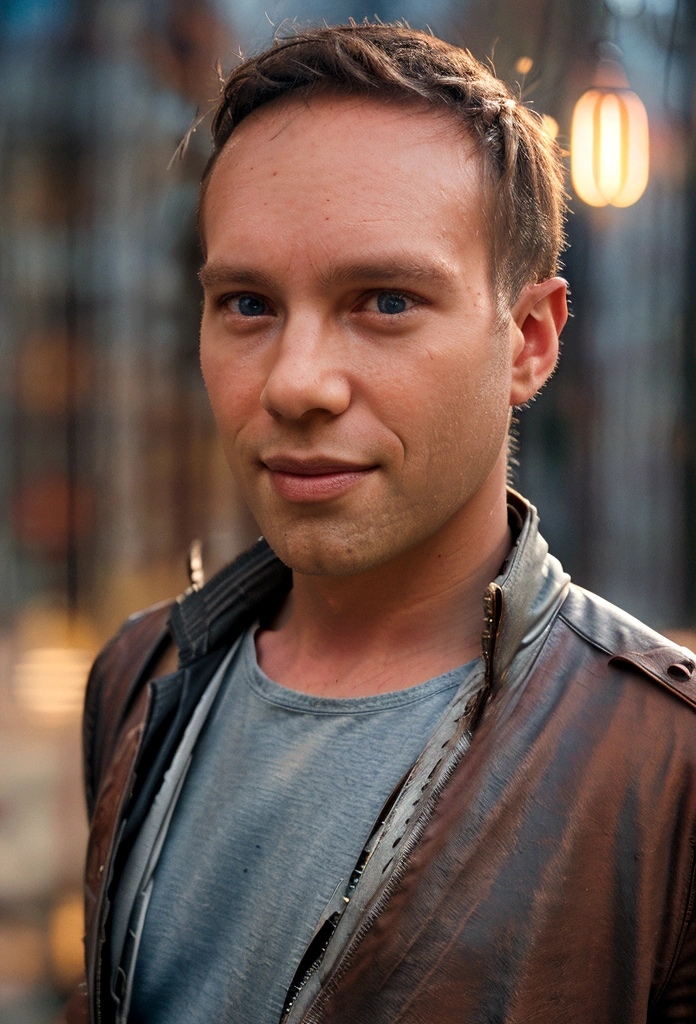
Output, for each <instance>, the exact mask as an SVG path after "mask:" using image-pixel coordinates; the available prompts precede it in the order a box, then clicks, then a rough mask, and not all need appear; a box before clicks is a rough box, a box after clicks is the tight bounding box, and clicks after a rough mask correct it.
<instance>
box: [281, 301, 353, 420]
mask: <svg viewBox="0 0 696 1024" xmlns="http://www.w3.org/2000/svg"><path fill="white" fill-rule="evenodd" d="M341 350H342V346H341V345H340V343H339V342H338V339H337V338H336V336H335V333H334V332H333V331H332V329H331V326H330V325H328V324H327V323H326V322H325V320H324V319H323V318H322V317H321V316H319V315H318V314H310V313H306V314H304V315H296V316H294V317H290V318H288V321H287V323H286V325H285V327H284V329H283V332H282V334H281V335H280V337H279V339H278V342H277V346H276V348H275V351H274V358H273V362H272V364H271V367H270V371H269V373H268V376H267V378H266V383H265V386H264V388H263V391H262V392H261V405H262V407H263V408H264V409H265V410H266V411H267V412H269V413H270V414H271V415H272V416H276V417H281V418H283V419H288V420H298V419H301V418H302V417H303V416H307V414H309V413H313V412H325V413H329V414H330V415H332V416H340V414H341V413H342V412H345V410H346V409H347V408H348V406H349V405H350V399H351V389H350V382H349V380H348V378H347V376H346V373H345V369H344V368H342V366H341V357H340V353H341Z"/></svg>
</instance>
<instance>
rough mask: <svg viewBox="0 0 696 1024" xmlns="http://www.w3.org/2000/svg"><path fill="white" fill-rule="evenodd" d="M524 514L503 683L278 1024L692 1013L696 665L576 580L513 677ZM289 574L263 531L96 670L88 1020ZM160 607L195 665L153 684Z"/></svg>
mask: <svg viewBox="0 0 696 1024" xmlns="http://www.w3.org/2000/svg"><path fill="white" fill-rule="evenodd" d="M520 501H521V499H520ZM531 511H532V513H533V510H531ZM529 521H530V520H529V514H528V517H527V523H528V524H529ZM532 525H533V524H532ZM525 529H527V527H525V528H524V529H523V531H522V534H521V540H520V541H519V543H518V544H517V546H516V547H517V550H516V551H515V553H514V556H513V557H512V559H511V562H510V566H509V569H508V572H507V575H506V577H505V579H504V580H503V581H502V584H501V586H499V587H497V589H496V591H495V593H496V595H497V596H496V601H494V602H492V603H493V604H495V605H496V607H497V611H496V612H495V614H496V615H497V616H498V619H497V620H496V621H495V623H494V629H493V630H492V631H489V633H490V636H489V640H488V641H487V643H488V644H489V646H490V666H492V669H491V676H492V685H491V689H490V695H491V699H490V700H489V702H488V703H487V706H486V708H485V712H484V713H483V717H482V719H481V721H480V724H479V725H478V727H477V728H476V729H475V730H474V731H473V735H472V736H471V737H469V738H470V741H471V742H470V744H467V745H468V750H467V752H466V755H465V756H463V757H461V759H460V760H459V761H458V763H456V766H455V767H454V769H453V770H450V767H446V759H444V760H443V758H442V756H440V760H439V761H437V763H436V765H435V767H434V768H430V769H427V770H426V769H423V772H424V773H425V774H424V778H423V779H422V780H421V779H420V777H419V776H418V774H417V769H414V772H416V774H415V775H414V776H413V778H411V779H410V781H409V783H408V786H410V787H411V789H415V790H418V791H420V790H421V789H422V790H423V791H424V792H425V793H426V795H428V794H432V797H431V798H430V799H429V800H428V801H427V802H424V803H421V804H418V801H417V800H416V801H415V802H414V810H413V812H412V815H411V817H412V819H413V820H412V821H411V823H410V825H409V828H410V829H411V837H412V838H411V839H410V840H409V841H406V840H405V839H403V841H402V836H401V835H400V834H399V835H396V837H394V836H393V835H392V834H390V833H389V829H388V827H386V826H385V832H384V835H383V836H382V838H381V839H380V843H382V844H384V845H387V846H388V848H389V850H390V851H391V852H390V853H389V857H388V859H387V860H386V861H385V864H386V866H385V868H384V871H383V874H382V873H381V874H380V880H379V884H378V885H377V886H375V887H374V889H370V890H369V896H368V897H366V898H362V899H361V886H362V885H363V884H364V883H365V884H366V882H367V880H368V876H369V874H370V871H369V868H370V864H368V869H367V870H366V871H365V874H364V876H363V878H362V879H361V881H360V883H359V884H358V886H357V889H356V892H355V897H354V899H353V900H352V901H351V905H350V906H349V907H348V908H347V910H346V912H345V915H344V916H343V918H342V919H341V921H340V922H339V925H338V927H337V928H336V931H335V932H334V934H333V937H332V938H331V940H330V942H329V944H328V947H327V948H326V950H325V953H324V956H323V960H322V962H321V964H320V966H319V967H318V969H317V970H316V971H315V972H314V974H313V975H312V976H311V977H310V978H309V979H308V981H307V983H306V984H303V985H302V988H301V991H300V993H299V995H298V997H297V999H296V1001H295V1002H294V1004H293V1006H292V1007H291V1009H290V1011H289V1014H288V1017H287V1024H299V1022H304V1024H310V1022H311V1024H318V1022H320V1021H321V1022H324V1021H326V1022H331V1024H339V1022H340V1024H349V1022H350V1024H358V1022H360V1024H387V1022H389V1024H396V1022H399V1024H426V1022H427V1024H450V1022H451V1024H454V1022H457V1024H464V1022H466V1024H638V1022H640V1024H646V1022H649V1024H658V1022H659V1024H676V1022H686V1021H691V1022H696V918H695V915H694V913H693V909H694V908H693V903H694V864H695V858H694V850H695V846H694V844H695V841H696V834H695V823H696V718H695V717H694V707H695V706H696V687H695V686H694V671H695V669H696V664H695V660H696V659H694V655H692V654H691V653H690V652H688V651H686V650H684V649H683V648H680V647H677V646H675V645H674V644H671V643H670V642H669V641H667V640H665V639H664V638H663V637H660V636H658V635H657V634H655V633H653V632H652V631H650V630H649V629H647V628H646V627H645V626H643V625H642V624H641V623H639V622H637V621H636V620H634V619H631V618H630V617H629V616H627V615H625V614H624V613H622V612H620V611H619V610H618V609H616V608H613V607H612V606H611V605H608V604H607V603H606V602H603V601H601V600H600V599H599V598H597V597H595V596H594V595H590V594H587V593H586V592H584V591H582V590H580V589H579V588H575V587H572V588H571V589H570V593H569V594H568V596H567V598H566V599H565V602H564V603H563V606H562V608H561V610H560V613H558V612H556V613H555V616H554V617H553V618H552V619H550V621H549V624H548V626H546V627H545V628H544V633H543V636H542V638H541V641H540V643H539V648H538V653H537V654H536V655H535V659H534V660H533V661H531V662H529V660H528V661H525V662H524V665H525V668H524V671H523V672H522V673H521V674H518V675H516V670H515V664H516V663H515V661H514V659H513V648H514V647H515V645H516V644H519V642H520V641H519V639H518V637H521V636H522V634H523V632H524V629H523V625H524V623H521V622H520V621H518V616H523V613H524V608H525V607H526V606H527V605H528V603H529V596H528V591H529V588H527V589H525V585H524V584H525V580H526V579H528V575H529V573H530V572H532V571H533V562H534V559H533V558H531V557H530V556H529V552H530V551H531V550H532V549H533V548H534V547H535V545H536V546H537V547H538V544H539V540H538V535H535V533H534V530H533V529H531V528H530V529H529V530H528V535H527V534H525ZM544 547H545V546H544ZM543 555H544V552H543V551H541V552H540V553H539V554H538V557H536V561H537V563H539V560H540V559H541V561H542V562H543ZM528 557H530V560H529V565H528V566H527V567H525V566H526V562H525V559H527V558H528ZM508 579H512V581H513V584H514V585H513V584H510V586H509V588H508V584H507V582H506V580H508ZM516 579H517V581H516V582H515V580H516ZM211 582H212V581H211ZM289 585H290V581H289V578H288V571H287V570H286V569H285V567H283V566H282V565H281V563H279V562H278V560H277V559H275V558H274V556H272V553H270V552H269V549H268V548H267V547H264V545H263V544H261V545H256V546H255V548H254V549H252V550H251V551H250V552H248V553H246V554H245V555H244V556H243V557H242V559H241V560H240V562H239V563H238V564H237V565H236V566H234V565H233V566H232V567H229V568H228V570H226V571H225V573H224V574H222V575H221V577H220V578H219V579H218V580H217V581H216V582H215V584H214V586H213V587H212V588H211V590H210V592H209V594H208V596H207V597H206V595H205V591H206V588H205V587H204V588H203V590H202V591H201V592H200V594H196V595H194V596H193V597H192V598H189V599H187V600H185V601H183V602H180V603H179V604H177V605H176V606H174V610H173V613H172V614H170V612H169V610H168V609H166V608H158V609H154V610H151V611H150V612H148V613H145V614H143V615H141V616H140V617H139V618H137V619H134V620H130V622H129V624H127V626H126V628H125V629H124V631H123V632H122V633H121V634H120V635H119V636H118V637H117V638H116V639H115V640H114V641H112V643H111V644H110V645H109V646H108V647H107V648H106V650H105V652H104V653H103V654H102V655H101V656H100V658H99V659H98V660H97V663H96V664H95V668H94V670H93V673H92V677H91V680H90V686H89V691H88V697H87V707H86V713H85V757H86V769H85V776H86V784H87V790H88V801H89V803H90V807H91V808H92V828H91V835H90V844H89V851H88V857H87V871H86V908H87V915H86V922H87V924H86V927H87V935H86V954H87V955H86V966H87V993H88V994H87V996H86V997H84V998H82V1001H81V1003H80V1005H79V1007H76V1008H74V1013H75V1014H77V1015H76V1016H74V1017H72V1018H71V1019H72V1020H74V1021H75V1022H76V1024H77V1022H78V1021H79V1022H82V1021H84V1020H89V1021H90V1022H91V1024H96V1022H97V1021H99V1024H109V1022H110V1021H112V1020H113V1007H112V1004H111V1000H110V998H109V995H108V993H107V992H106V991H105V990H104V989H103V985H102V978H106V977H108V976H109V973H108V943H107V942H106V941H105V939H106V935H107V934H108V920H109V918H108V913H109V899H110V895H111V893H112V892H113V885H114V882H115V880H117V878H118V871H119V864H121V863H123V857H124V855H125V853H126V852H127V850H128V844H129V836H132V835H133V834H134V831H135V830H137V824H138V821H139V820H140V818H141V815H142V813H143V808H144V807H146V806H147V805H148V802H149V800H150V799H151V797H152V795H153V794H154V792H155V791H156V786H157V785H158V781H159V779H161V776H162V774H163V772H164V770H166V766H167V763H168V759H169V758H170V756H171V753H172V752H173V750H174V749H175V746H176V742H177V737H178V736H179V735H180V734H181V730H182V729H183V727H184V726H185V723H186V721H187V720H188V716H189V715H190V713H191V710H192V709H193V707H195V703H196V700H197V699H198V696H199V695H200V693H201V692H202V690H203V689H204V687H205V685H206V683H207V681H208V680H209V679H210V678H211V676H212V674H213V672H214V671H215V668H216V667H217V664H219V661H220V658H221V657H222V656H223V654H224V651H225V650H226V649H227V647H228V646H229V643H230V642H231V641H232V639H234V636H235V635H237V634H238V633H239V632H240V631H241V629H243V628H244V626H245V625H246V624H247V623H248V622H250V621H254V619H255V618H259V617H261V618H263V616H264V615H267V614H270V611H271V610H272V609H273V608H275V607H277V606H278V603H279V601H280V600H282V597H283V596H284V594H285V593H286V592H287V589H288V586H289ZM506 588H507V589H506ZM506 616H508V618H507V620H506V618H505V617H506ZM167 618H169V628H170V629H172V630H173V632H174V635H175V637H176V639H177V643H178V646H179V650H180V652H182V650H183V655H182V657H181V666H180V668H179V670H178V671H177V672H175V673H171V674H169V675H167V676H165V677H163V678H159V679H158V678H152V672H151V669H152V666H153V665H154V664H155V662H156V661H157V658H158V657H159V655H160V653H161V651H162V645H163V644H165V643H166V642H168V641H167V639H166V636H167ZM511 636H513V637H514V643H513V642H512V641H510V642H508V641H507V640H506V637H507V638H509V637H511ZM491 637H492V640H491V639H490V638H491ZM496 640H497V643H498V644H499V653H500V657H499V661H498V668H497V670H496V671H493V668H495V665H496V654H495V642H494V641H496ZM511 659H513V660H511ZM511 665H512V668H510V666H511ZM503 679H504V684H503ZM455 720H457V719H455ZM426 760H427V759H424V761H423V763H424V764H425V763H426ZM431 761H432V759H431ZM441 762H442V764H441ZM438 766H440V767H438ZM443 766H444V767H443ZM445 767H446V774H444V775H443V776H442V778H439V777H438V774H437V773H438V771H440V772H445ZM397 804H398V801H397ZM387 824H388V823H387ZM379 855H380V847H379V844H378V846H377V849H376V852H375V855H374V857H375V859H374V861H373V862H372V863H373V864H377V863H381V862H380V861H379V860H378V857H379ZM370 884H372V883H370ZM79 1013H82V1014H83V1015H82V1016H79Z"/></svg>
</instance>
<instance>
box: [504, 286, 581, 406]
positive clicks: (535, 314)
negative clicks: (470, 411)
mask: <svg viewBox="0 0 696 1024" xmlns="http://www.w3.org/2000/svg"><path fill="white" fill-rule="evenodd" d="M567 288H568V285H567V282H566V281H564V279H563V278H562V277H552V278H550V279H549V280H548V281H542V282H541V284H528V285H527V286H526V288H524V289H523V290H522V292H521V293H520V296H519V298H518V299H517V301H516V302H515V304H514V306H513V307H512V309H511V311H510V315H511V318H512V321H513V323H512V324H511V331H512V335H513V341H512V380H511V388H510V405H524V403H525V402H528V401H529V399H530V398H533V397H534V395H535V394H536V393H537V391H538V390H539V388H541V387H542V386H543V385H544V384H545V383H546V381H547V380H548V379H549V377H550V376H551V374H552V373H553V370H554V367H555V366H556V362H557V361H558V338H559V335H560V333H561V331H562V330H563V328H564V326H565V322H566V320H567V319H568V301H567Z"/></svg>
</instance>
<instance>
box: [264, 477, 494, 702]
mask: <svg viewBox="0 0 696 1024" xmlns="http://www.w3.org/2000/svg"><path fill="white" fill-rule="evenodd" d="M504 470H505V467H504V466H502V471H501V467H497V469H496V471H494V473H493V474H491V477H489V479H488V480H487V481H486V483H485V484H484V486H483V487H482V488H481V490H480V491H478V492H477V494H476V495H475V496H474V497H473V498H472V499H471V500H470V501H469V502H468V503H467V504H466V505H465V506H464V507H463V508H462V509H460V510H459V511H458V512H457V513H456V514H455V516H453V517H452V518H451V519H450V520H449V521H448V522H447V523H446V524H445V526H444V527H443V528H441V529H440V530H439V531H438V532H437V533H436V534H435V535H434V536H433V537H430V538H428V539H427V540H426V541H424V542H423V543H422V544H420V545H419V546H418V547H417V548H414V549H411V550H409V551H407V552H405V553H404V554H402V555H400V556H398V557H397V558H394V559H392V560H391V561H390V562H388V563H386V564H384V565H380V566H377V567H375V568H373V569H370V570H369V571H367V572H363V573H359V574H356V575H352V576H307V575H304V574H302V573H297V572H296V573H295V574H294V577H293V590H292V592H291V594H290V596H289V598H288V601H287V602H286V604H285V606H284V608H283V610H282V611H281V614H280V616H279V617H278V620H277V621H276V623H275V625H274V628H273V629H271V630H266V631H264V632H262V633H260V634H259V635H258V637H257V653H258V658H259V664H260V666H261V668H262V669H263V670H264V672H266V674H267V675H269V676H270V677H271V678H272V679H275V680H276V682H279V683H281V684H282V685H283V686H287V687H290V688H291V689H296V690H302V691H304V692H308V693H316V694H319V695H322V696H333V697H356V696H368V695H371V694H375V693H384V692H387V691H391V690H400V689H403V688H405V687H407V686H414V685H416V684H417V683H419V682H423V681H424V680H426V679H430V678H432V677H433V676H437V675H441V674H442V673H443V672H448V671H449V670H450V669H453V668H456V667H458V666H459V665H462V664H465V663H466V662H467V661H471V660H472V659H473V658H476V657H477V656H478V655H479V654H480V653H481V631H482V628H483V594H484V591H485V589H486V586H487V585H488V583H489V582H490V581H491V580H492V579H494V578H495V576H497V575H498V572H499V571H500V567H501V565H502V563H503V561H504V559H505V557H506V555H507V553H508V551H509V549H510V532H509V528H508V523H507V505H506V496H505V472H504Z"/></svg>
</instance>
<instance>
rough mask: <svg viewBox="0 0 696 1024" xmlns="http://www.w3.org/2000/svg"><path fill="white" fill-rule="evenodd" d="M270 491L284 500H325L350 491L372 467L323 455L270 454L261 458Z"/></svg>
mask: <svg viewBox="0 0 696 1024" xmlns="http://www.w3.org/2000/svg"><path fill="white" fill-rule="evenodd" d="M262 464H263V465H264V466H265V467H266V469H267V470H268V472H269V475H270V478H271V483H272V484H273V488H274V490H275V491H276V492H277V494H279V495H280V497H281V498H285V499H286V500H287V501H300V502H311V501H327V500H329V499H331V498H336V497H338V496H339V495H341V494H344V493H345V492H346V491H349V490H351V489H352V488H353V487H355V486H356V485H357V484H359V483H360V482H361V481H363V480H364V479H365V478H366V477H367V476H369V475H370V474H371V473H373V472H374V471H375V470H376V468H377V467H376V466H366V465H364V464H361V463H358V462H346V461H344V460H342V459H333V458H330V457H327V456H313V457H309V458H298V457H295V456H289V455H274V456H269V457H268V458H266V459H263V460H262Z"/></svg>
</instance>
